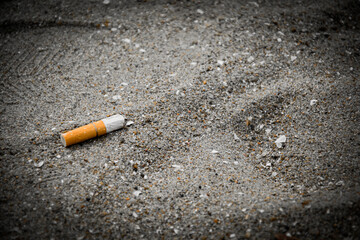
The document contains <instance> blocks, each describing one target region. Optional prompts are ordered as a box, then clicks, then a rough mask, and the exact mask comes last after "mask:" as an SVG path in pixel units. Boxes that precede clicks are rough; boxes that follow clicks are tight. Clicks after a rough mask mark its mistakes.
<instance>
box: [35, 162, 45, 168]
mask: <svg viewBox="0 0 360 240" xmlns="http://www.w3.org/2000/svg"><path fill="white" fill-rule="evenodd" d="M44 163H45V161H41V162H38V163H34V166H35V167H37V168H41V167H42V166H43V165H44Z"/></svg>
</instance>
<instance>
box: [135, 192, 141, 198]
mask: <svg viewBox="0 0 360 240" xmlns="http://www.w3.org/2000/svg"><path fill="white" fill-rule="evenodd" d="M133 194H134V195H135V197H138V196H139V195H140V194H141V191H134V192H133Z"/></svg>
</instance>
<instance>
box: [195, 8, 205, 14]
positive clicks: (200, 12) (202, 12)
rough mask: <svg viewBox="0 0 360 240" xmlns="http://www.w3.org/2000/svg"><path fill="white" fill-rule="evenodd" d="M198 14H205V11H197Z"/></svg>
mask: <svg viewBox="0 0 360 240" xmlns="http://www.w3.org/2000/svg"><path fill="white" fill-rule="evenodd" d="M196 12H197V13H199V14H204V11H203V10H201V9H198V10H196Z"/></svg>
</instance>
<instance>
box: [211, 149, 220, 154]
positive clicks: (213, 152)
mask: <svg viewBox="0 0 360 240" xmlns="http://www.w3.org/2000/svg"><path fill="white" fill-rule="evenodd" d="M211 153H212V154H218V153H219V151H216V150H212V151H211Z"/></svg>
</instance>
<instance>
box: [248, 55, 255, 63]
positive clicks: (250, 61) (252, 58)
mask: <svg viewBox="0 0 360 240" xmlns="http://www.w3.org/2000/svg"><path fill="white" fill-rule="evenodd" d="M254 60H255V58H254V57H253V56H250V57H249V58H248V59H247V61H248V63H252V62H253V61H254Z"/></svg>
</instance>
